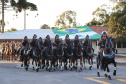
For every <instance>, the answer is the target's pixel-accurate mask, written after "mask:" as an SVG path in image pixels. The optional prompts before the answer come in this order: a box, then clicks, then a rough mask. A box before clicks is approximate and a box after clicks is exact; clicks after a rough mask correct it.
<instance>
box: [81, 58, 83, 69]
mask: <svg viewBox="0 0 126 84" xmlns="http://www.w3.org/2000/svg"><path fill="white" fill-rule="evenodd" d="M82 67H83V64H82V57H80V70H82Z"/></svg>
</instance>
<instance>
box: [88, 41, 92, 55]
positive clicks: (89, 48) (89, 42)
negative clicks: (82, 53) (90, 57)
mask: <svg viewBox="0 0 126 84" xmlns="http://www.w3.org/2000/svg"><path fill="white" fill-rule="evenodd" d="M91 50H92V42H91V40H88V46H87V53H91Z"/></svg>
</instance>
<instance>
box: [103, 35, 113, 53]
mask: <svg viewBox="0 0 126 84" xmlns="http://www.w3.org/2000/svg"><path fill="white" fill-rule="evenodd" d="M111 51H112V40H111V38H109V37H108V38H107V39H106V42H105V53H107V54H109V53H111Z"/></svg>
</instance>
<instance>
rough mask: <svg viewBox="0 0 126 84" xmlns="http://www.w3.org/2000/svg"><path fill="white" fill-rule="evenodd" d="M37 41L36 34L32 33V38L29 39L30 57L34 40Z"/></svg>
mask: <svg viewBox="0 0 126 84" xmlns="http://www.w3.org/2000/svg"><path fill="white" fill-rule="evenodd" d="M36 41H37V35H36V34H34V35H33V38H32V39H31V40H30V57H31V58H32V55H33V50H34V48H35V42H36Z"/></svg>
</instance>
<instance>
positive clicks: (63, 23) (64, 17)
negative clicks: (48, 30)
mask: <svg viewBox="0 0 126 84" xmlns="http://www.w3.org/2000/svg"><path fill="white" fill-rule="evenodd" d="M76 26H77V22H76V12H75V11H71V10H67V11H65V12H63V13H62V14H61V15H59V16H57V21H56V22H55V27H56V28H70V27H76Z"/></svg>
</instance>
